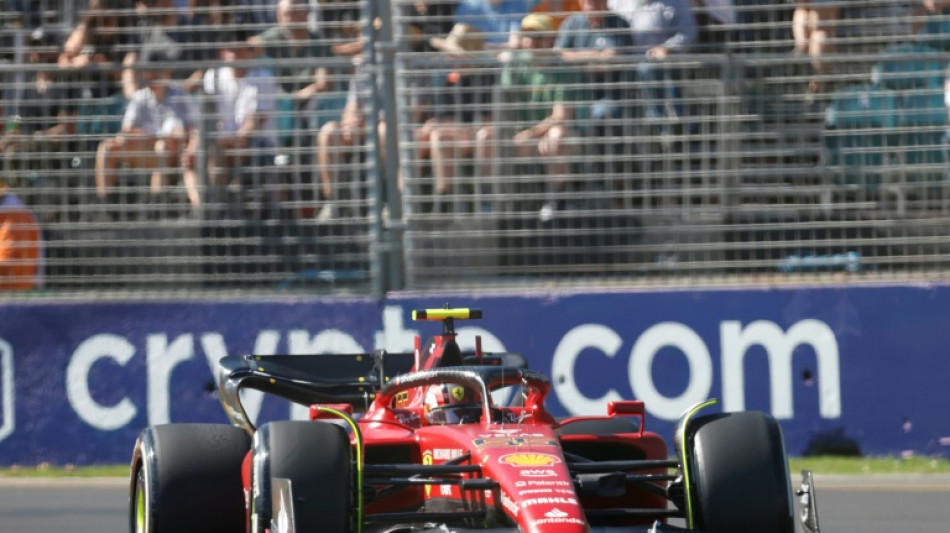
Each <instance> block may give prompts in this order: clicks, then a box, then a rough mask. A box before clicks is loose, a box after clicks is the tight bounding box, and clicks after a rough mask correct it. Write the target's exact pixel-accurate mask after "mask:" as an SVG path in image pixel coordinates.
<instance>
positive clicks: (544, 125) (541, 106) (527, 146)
mask: <svg viewBox="0 0 950 533" xmlns="http://www.w3.org/2000/svg"><path fill="white" fill-rule="evenodd" d="M555 35H556V32H555V30H554V21H553V20H552V19H551V17H549V16H547V15H537V14H531V15H528V16H526V17H524V18H523V19H522V21H521V27H520V44H519V50H518V52H517V53H515V54H513V56H512V58H511V60H510V61H509V62H507V63H506V64H505V66H504V68H503V69H502V73H501V80H500V81H501V86H502V89H503V94H504V95H505V100H504V102H502V104H503V105H504V107H505V109H510V110H511V112H510V114H506V115H504V120H505V121H506V122H509V123H510V124H512V125H513V126H514V127H515V128H516V130H517V132H516V133H515V134H514V136H513V137H512V138H511V141H512V143H513V145H514V151H515V156H516V157H517V158H518V159H519V160H522V161H543V166H544V170H545V171H546V173H547V176H548V178H549V179H550V183H551V184H552V185H553V186H554V188H555V189H556V190H559V189H563V188H564V186H565V183H566V178H567V176H568V172H569V170H570V165H569V163H568V162H567V159H568V157H567V156H570V155H572V149H571V145H570V143H569V142H567V141H568V140H569V139H571V138H573V137H576V133H575V132H574V131H573V129H572V128H571V127H570V120H571V105H570V102H569V96H570V95H569V93H568V89H567V88H568V87H569V86H570V85H571V84H572V82H573V74H572V73H570V72H565V71H564V70H563V69H557V68H554V65H553V63H552V59H554V58H555V55H554V52H553V50H552V45H553V44H554V39H555ZM497 132H498V129H497V128H496V127H495V125H488V126H485V127H483V128H481V129H480V130H479V131H478V134H477V136H476V148H475V157H476V159H477V160H478V161H479V162H480V163H483V162H490V161H492V160H493V159H494V158H495V157H496V154H495V148H494V146H495V141H494V139H495V138H496V137H497V135H498V133H497ZM521 170H522V169H519V172H520V171H521ZM554 209H555V203H554V202H551V201H548V202H545V204H544V206H543V207H542V210H541V213H540V216H541V217H542V218H549V217H550V216H551V213H552V212H553V211H554Z"/></svg>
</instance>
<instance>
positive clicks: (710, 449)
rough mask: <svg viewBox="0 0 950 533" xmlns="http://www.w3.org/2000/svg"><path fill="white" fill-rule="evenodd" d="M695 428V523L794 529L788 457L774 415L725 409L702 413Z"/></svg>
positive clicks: (740, 532) (736, 529) (750, 531)
mask: <svg viewBox="0 0 950 533" xmlns="http://www.w3.org/2000/svg"><path fill="white" fill-rule="evenodd" d="M690 429H691V431H690V433H691V434H692V439H691V446H692V448H691V449H692V477H693V479H692V483H693V485H694V487H695V488H694V491H693V494H694V502H693V505H694V507H695V508H694V517H695V519H696V522H697V523H696V524H695V525H696V528H697V529H700V530H703V531H709V532H710V533H726V532H729V533H762V532H763V531H769V532H774V533H794V531H795V519H794V507H793V503H792V490H791V483H790V480H789V476H788V458H787V456H786V453H785V444H784V439H783V437H782V431H781V428H780V427H779V425H778V423H777V422H776V421H775V419H774V418H772V417H771V416H769V415H767V414H765V413H759V412H742V413H726V414H721V415H711V416H706V417H702V418H699V419H697V420H696V421H695V422H693V424H691V426H690Z"/></svg>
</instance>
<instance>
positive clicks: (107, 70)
mask: <svg viewBox="0 0 950 533" xmlns="http://www.w3.org/2000/svg"><path fill="white" fill-rule="evenodd" d="M123 7H125V4H124V3H123V2H122V1H121V0H89V5H88V7H87V9H86V11H85V13H84V14H83V18H82V21H80V23H79V24H78V25H77V26H76V28H75V29H74V30H73V31H72V33H70V35H69V37H68V38H67V39H66V42H65V44H64V45H63V51H62V53H61V54H60V56H59V66H60V67H61V68H63V69H65V70H66V71H68V72H70V73H75V74H77V76H78V77H77V81H78V82H79V83H80V84H81V86H82V90H83V91H84V92H87V91H88V93H87V95H86V96H87V97H89V98H106V97H109V96H112V95H113V94H115V93H116V91H119V90H120V89H121V94H122V95H123V96H124V97H125V98H131V96H132V94H133V93H134V92H135V89H136V87H135V77H134V73H133V72H132V70H131V67H132V64H133V63H134V62H135V50H136V49H137V42H136V33H135V32H134V31H132V29H131V27H130V24H129V18H128V13H127V12H123V10H122V8H123Z"/></svg>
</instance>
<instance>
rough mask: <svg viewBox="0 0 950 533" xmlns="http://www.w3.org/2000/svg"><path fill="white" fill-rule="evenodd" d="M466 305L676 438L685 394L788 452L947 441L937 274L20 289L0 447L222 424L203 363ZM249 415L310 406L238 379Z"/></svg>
mask: <svg viewBox="0 0 950 533" xmlns="http://www.w3.org/2000/svg"><path fill="white" fill-rule="evenodd" d="M444 304H449V305H451V306H462V305H464V306H471V307H476V308H480V309H482V310H483V311H484V319H482V320H480V321H472V322H466V323H464V324H461V325H460V327H459V328H458V332H459V340H460V342H461V343H462V348H463V349H472V348H474V336H475V335H480V336H481V338H482V346H483V349H484V350H485V351H486V352H493V351H501V350H505V351H511V352H518V353H522V354H524V355H525V356H526V358H527V360H528V362H529V365H530V367H532V368H534V369H537V370H539V371H542V372H544V373H547V374H550V375H551V376H552V382H553V383H554V385H553V387H552V393H551V395H550V396H549V399H548V407H549V409H550V410H551V411H552V413H554V414H555V415H556V416H567V415H572V414H574V415H578V414H589V413H603V412H605V405H606V403H607V402H608V401H611V400H618V399H627V398H636V399H640V400H644V402H645V404H646V409H647V413H646V419H647V422H646V424H647V427H648V428H649V429H651V430H654V431H657V432H659V433H660V434H662V435H664V436H666V437H670V436H671V435H672V431H673V424H674V421H675V419H676V418H677V417H678V416H679V415H680V413H681V412H682V411H683V410H684V409H685V408H686V407H687V406H689V405H691V404H693V403H695V402H697V401H701V400H703V399H706V398H717V399H719V404H718V407H717V408H721V409H725V410H741V409H757V410H764V411H767V412H769V413H771V414H772V415H773V416H775V417H776V418H777V419H778V420H779V421H780V422H781V424H782V427H783V429H784V432H785V436H786V439H787V441H788V446H789V451H790V453H791V454H793V455H800V454H803V453H805V452H807V451H809V450H810V449H811V450H814V449H816V448H821V449H823V450H826V451H828V450H834V449H837V450H841V451H854V450H855V449H857V448H859V449H860V451H861V452H863V453H866V454H898V453H902V452H905V451H910V452H913V453H917V454H926V455H938V456H950V438H948V437H950V425H948V421H947V417H946V415H945V412H944V409H941V408H940V406H946V405H950V388H948V387H947V386H946V375H947V373H946V370H947V362H946V346H948V345H950V328H947V321H946V309H948V308H950V284H933V285H913V286H912V285H902V286H866V287H855V286H849V287H795V288H791V287H789V288H771V287H763V288H758V289H744V290H739V289H735V290H727V289H720V290H681V291H675V290H674V291H623V292H621V291H617V292H608V291H604V292H583V293H581V292H577V293H570V292H563V293H547V294H541V293H523V294H508V295H501V294H477V295H475V294H452V295H445V294H428V295H415V294H414V295H399V294H394V295H390V297H389V298H387V299H386V300H385V301H383V302H378V301H376V300H372V299H341V298H334V299H318V298H298V299H282V300H263V299H262V300H256V301H220V302H203V301H156V302H119V303H116V302H45V301H44V302H32V303H8V304H6V305H4V306H2V307H0V400H2V402H3V404H2V406H0V464H3V465H9V464H33V463H39V462H43V461H47V462H51V463H54V464H66V463H73V464H97V463H122V462H125V461H127V460H128V455H129V450H130V446H131V443H132V442H133V441H134V440H135V437H136V434H137V433H138V432H139V431H140V430H141V428H142V427H144V426H146V425H149V424H159V423H164V422H169V421H174V422H218V423H226V417H225V415H224V412H223V410H222V409H221V406H220V404H219V402H218V400H217V397H216V394H215V391H214V387H213V381H212V373H211V368H212V367H213V366H214V365H215V364H216V362H217V360H218V359H220V358H221V357H223V356H225V355H236V354H242V353H249V352H253V353H257V354H274V353H289V354H303V353H329V352H347V353H353V352H361V351H369V350H371V349H373V348H374V347H381V348H385V349H387V350H390V351H397V350H398V351H404V350H409V349H411V347H412V339H413V337H414V335H416V334H417V333H421V334H422V335H423V336H428V335H431V334H434V333H436V332H437V331H436V329H437V328H434V327H430V326H431V325H428V324H426V323H419V322H412V321H411V320H410V312H411V310H412V309H417V308H425V307H429V308H431V307H434V306H442V305H444ZM244 405H245V407H246V408H247V409H248V414H249V416H250V417H251V418H252V419H255V420H257V421H258V422H262V421H265V420H273V419H281V418H288V417H295V418H304V417H305V416H306V407H304V406H291V405H289V404H286V403H283V402H282V401H280V400H278V399H275V398H269V397H263V396H261V395H255V394H250V395H249V396H248V397H247V398H246V401H245V402H244Z"/></svg>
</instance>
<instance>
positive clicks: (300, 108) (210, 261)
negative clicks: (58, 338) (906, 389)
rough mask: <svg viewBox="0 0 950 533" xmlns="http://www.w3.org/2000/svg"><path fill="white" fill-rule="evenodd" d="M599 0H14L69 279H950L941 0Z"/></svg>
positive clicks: (234, 287)
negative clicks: (662, 23) (491, 0)
mask: <svg viewBox="0 0 950 533" xmlns="http://www.w3.org/2000/svg"><path fill="white" fill-rule="evenodd" d="M584 4H585V5H587V4H591V5H593V6H594V7H595V8H597V9H598V10H596V11H595V12H594V13H585V12H583V11H578V12H562V10H565V9H570V10H574V9H580V3H576V2H560V1H550V2H549V1H541V2H514V1H508V0H503V1H502V2H501V3H500V4H491V5H496V6H497V5H503V6H504V9H502V8H496V11H500V12H497V13H496V12H492V11H491V10H488V11H485V10H484V9H482V10H479V9H476V7H478V6H481V7H482V8H484V7H485V6H486V5H488V4H485V3H479V2H466V1H462V2H414V1H408V0H392V1H391V2H373V1H360V2H339V1H329V0H319V1H317V0H297V1H296V2H294V1H280V2H277V1H274V2H271V1H266V0H257V1H252V0H214V1H207V2H184V1H183V2H173V1H171V0H150V1H145V2H130V1H124V0H89V1H88V2H77V3H71V2H66V3H60V2H46V3H44V2H11V1H7V2H4V3H3V4H2V5H3V11H2V13H0V15H2V16H0V21H2V23H3V29H2V43H0V47H2V50H0V51H2V54H0V61H2V64H0V75H2V77H0V83H2V94H3V108H4V109H3V115H4V117H5V121H4V122H5V125H4V135H3V141H2V142H0V146H2V148H3V152H2V157H3V178H4V180H5V181H6V184H7V185H8V191H9V192H10V193H15V194H16V195H17V196H18V197H19V199H20V200H22V202H23V203H24V204H25V208H26V209H27V210H29V211H30V212H31V213H32V215H33V216H34V219H35V225H36V226H38V227H39V228H40V229H41V231H42V237H43V241H44V242H43V249H44V255H45V287H46V288H47V291H50V292H53V293H54V294H67V293H69V294H79V295H84V294H86V295H88V294H91V292H93V291H95V292H101V291H116V292H117V293H119V294H129V295H134V294H141V293H144V292H149V293H156V292H157V293H162V292H164V293H175V294H181V293H182V292H189V293H191V292H198V291H200V292H201V293H202V294H211V293H212V292H216V293H221V292H224V293H231V292H236V291H241V292H246V291H249V290H260V291H267V292H273V291H280V290H286V291H300V290H305V291H319V292H326V293H331V294H340V293H344V292H345V293H356V294H381V293H382V292H383V291H384V290H387V289H394V288H395V289H401V288H406V289H447V288H489V287H495V288H498V287H512V286H518V287H541V286H544V287H551V286H561V287H563V286H593V285H605V284H611V285H619V284H631V285H634V284H640V285H642V284H649V285H665V284H725V283H729V284H732V283H743V282H762V281H767V282H770V283H782V282H786V281H787V282H795V281H802V280H809V281H814V280H818V281H821V280H833V281H841V280H880V279H896V280H906V279H912V278H920V277H934V276H942V275H944V274H945V272H946V268H947V261H948V259H950V196H948V191H947V183H948V181H947V180H948V174H947V172H948V168H947V150H946V143H945V134H946V128H947V117H948V113H947V107H946V104H945V97H944V94H945V93H944V86H945V84H944V79H945V76H946V67H947V61H948V59H950V56H948V54H947V50H950V11H947V10H944V9H943V8H942V7H941V6H942V4H941V3H940V2H936V3H935V6H934V8H933V11H927V10H926V9H925V8H924V7H922V6H921V4H920V3H918V2H894V1H889V0H887V1H885V0H880V1H874V0H869V1H862V2H853V1H850V2H845V1H840V2H824V3H817V2H811V3H810V4H809V3H796V2H767V1H765V0H736V1H734V2H733V3H732V4H733V6H732V8H731V9H723V8H722V6H721V4H720V3H718V2H717V3H712V6H709V5H707V4H706V3H704V2H702V1H699V0H696V1H693V2H692V3H690V2H685V1H683V2H674V1H672V0H651V1H649V2H629V3H625V2H623V1H621V0H617V1H616V2H615V1H614V0H609V1H604V0H597V1H594V2H585V3H584ZM601 4H603V5H601ZM597 6H600V7H599V8H598V7H597ZM645 6H646V7H645ZM649 6H653V7H652V8H655V9H660V11H658V12H662V13H666V14H668V15H669V14H671V13H673V14H674V15H675V14H676V10H679V14H678V15H675V16H673V15H670V16H667V17H665V18H666V19H670V20H674V19H675V20H680V19H682V20H686V21H694V22H695V26H692V28H693V29H690V27H691V26H690V25H689V24H688V23H686V22H679V23H677V24H678V25H675V27H672V28H663V27H659V26H656V24H657V19H650V17H649V13H650V11H643V10H645V9H647V8H648V7H649ZM926 6H929V4H926ZM588 7H590V6H588ZM948 7H950V6H948ZM608 8H609V9H610V10H608ZM686 8H691V10H690V9H686ZM600 9H602V10H604V11H600ZM637 10H641V11H637ZM663 10H665V11H663ZM529 11H531V12H534V14H535V15H539V14H540V15H542V16H540V17H539V16H532V17H529V18H528V19H526V18H525V16H526V15H528V14H530V13H529ZM686 11H688V12H686ZM655 12H656V11H655ZM572 15H573V16H574V17H575V19H576V18H577V17H580V18H582V19H584V20H585V21H586V22H584V23H579V22H577V20H575V19H572V18H571V16H572ZM661 18H663V17H661ZM618 19H619V20H620V22H618ZM604 21H607V22H604ZM623 21H626V22H623ZM644 21H647V22H644ZM650 21H652V22H650ZM458 23H465V25H464V26H459V25H458ZM650 24H654V26H650ZM558 25H560V29H558ZM662 32H667V33H662ZM661 35H662V38H661V37H659V36H661ZM679 35H681V36H682V37H683V39H680V38H679V37H678V36H679ZM433 38H434V39H433ZM680 45H682V46H680ZM657 47H664V48H667V49H666V50H664V51H662V52H659V51H657V50H654V49H656V48H657ZM9 196H11V195H10V194H8V195H7V197H9ZM6 203H11V202H6ZM11 242H12V241H11ZM5 247H6V248H7V249H12V250H22V249H27V248H31V246H30V244H29V243H27V244H23V243H22V242H21V243H20V244H16V245H10V244H6V245H5ZM32 248H36V247H35V246H33V247H32ZM34 255H35V254H34ZM18 257H19V258H18V259H17V258H15V259H14V262H19V263H23V264H27V263H29V262H30V261H31V260H32V259H30V258H29V256H24V257H25V258H24V257H20V256H18ZM5 272H12V271H5ZM17 272H21V271H17ZM5 275H7V276H11V275H13V274H5ZM18 275H24V276H26V274H22V272H21V274H18Z"/></svg>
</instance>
